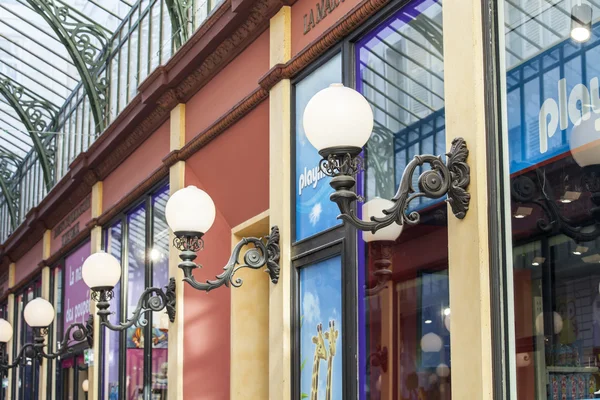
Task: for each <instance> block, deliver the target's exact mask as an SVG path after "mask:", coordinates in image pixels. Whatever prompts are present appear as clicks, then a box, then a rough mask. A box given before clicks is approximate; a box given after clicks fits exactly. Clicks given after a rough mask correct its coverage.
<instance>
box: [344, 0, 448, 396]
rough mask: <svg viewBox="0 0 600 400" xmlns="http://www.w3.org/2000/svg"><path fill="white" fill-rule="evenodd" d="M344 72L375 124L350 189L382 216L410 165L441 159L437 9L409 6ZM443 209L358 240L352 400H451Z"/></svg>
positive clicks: (366, 209)
mask: <svg viewBox="0 0 600 400" xmlns="http://www.w3.org/2000/svg"><path fill="white" fill-rule="evenodd" d="M354 65H355V68H356V70H355V72H356V74H355V75H356V82H355V84H356V89H357V90H358V91H360V92H361V93H362V94H363V95H364V96H365V97H366V98H367V99H368V101H369V102H370V104H371V106H372V108H373V113H374V116H375V127H374V131H373V135H372V136H371V139H370V140H369V142H368V143H367V146H366V148H365V152H364V158H365V165H366V168H365V172H364V174H363V180H362V182H363V184H362V187H361V188H359V191H361V192H362V194H363V196H364V197H365V201H366V203H364V204H363V210H362V212H363V214H365V216H364V217H366V214H369V216H371V215H373V211H371V205H373V207H374V208H377V211H379V210H381V209H382V208H383V207H386V205H385V204H383V205H382V204H381V203H377V201H378V200H377V198H378V197H380V198H383V199H391V198H392V197H393V196H394V195H395V192H396V189H397V188H398V185H399V183H400V181H401V179H402V174H403V172H404V169H405V167H406V165H407V164H408V163H409V162H410V161H411V160H412V159H413V157H414V156H415V155H417V154H444V153H445V152H446V142H445V119H444V60H443V52H442V4H441V1H435V0H417V1H412V2H409V3H408V4H406V5H405V6H404V7H402V8H401V9H400V10H399V11H398V12H396V13H394V14H393V15H392V16H390V17H389V18H388V19H387V20H385V21H384V22H383V23H382V24H380V25H379V26H377V27H376V28H374V29H372V30H371V31H369V32H367V33H366V34H365V35H364V36H363V37H361V38H360V39H359V40H358V42H357V43H356V44H355V63H354ZM423 170H424V169H422V168H419V169H418V170H417V171H415V174H414V176H413V177H412V183H413V184H414V185H415V187H416V183H417V178H418V177H419V175H420V174H421V172H423ZM389 205H390V206H391V203H390V204H389ZM446 207H447V206H446V204H445V203H444V201H443V199H438V200H428V199H416V200H415V201H414V202H412V203H411V205H410V209H409V211H418V212H419V213H420V214H421V223H420V224H419V225H417V226H404V228H403V232H402V234H401V236H400V237H399V238H398V239H396V240H393V239H394V237H397V234H399V233H400V229H399V227H398V228H396V233H395V234H393V235H391V236H389V237H385V236H382V235H381V234H376V235H372V234H370V233H365V234H363V235H361V238H360V239H361V240H359V246H358V253H359V257H358V260H359V267H358V268H359V271H360V272H359V273H360V274H361V277H360V280H359V282H360V283H361V284H359V294H360V298H361V302H360V303H359V312H360V317H359V340H360V341H359V343H360V345H359V359H360V360H361V362H360V383H359V394H360V399H369V400H375V399H377V400H378V399H402V400H405V399H406V400H417V399H450V398H451V393H450V392H451V390H450V372H451V360H450V330H449V329H450V324H449V322H450V307H449V298H448V297H449V293H448V236H447V235H448V233H447V208H446ZM378 216H382V215H378ZM364 217H363V218H364ZM392 229H393V228H392ZM363 283H364V284H363Z"/></svg>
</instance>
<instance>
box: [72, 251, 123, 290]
mask: <svg viewBox="0 0 600 400" xmlns="http://www.w3.org/2000/svg"><path fill="white" fill-rule="evenodd" d="M81 276H82V278H83V281H84V282H85V284H86V285H88V287H89V288H90V289H98V288H111V289H112V288H113V287H115V285H116V284H117V282H119V279H121V263H120V262H119V260H117V259H116V258H115V257H114V256H112V255H111V254H108V253H105V252H103V251H100V252H98V253H94V254H92V255H90V256H89V257H88V258H86V260H85V261H84V262H83V267H82V268H81Z"/></svg>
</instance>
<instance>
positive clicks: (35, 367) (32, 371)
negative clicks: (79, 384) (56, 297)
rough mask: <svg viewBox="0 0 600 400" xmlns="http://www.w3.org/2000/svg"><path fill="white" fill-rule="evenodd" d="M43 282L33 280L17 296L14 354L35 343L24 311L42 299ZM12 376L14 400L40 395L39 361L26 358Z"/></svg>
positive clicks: (32, 399) (30, 398) (26, 399)
mask: <svg viewBox="0 0 600 400" xmlns="http://www.w3.org/2000/svg"><path fill="white" fill-rule="evenodd" d="M40 295H41V280H40V279H39V277H38V278H37V279H35V280H33V281H32V282H31V283H30V284H29V285H28V286H26V287H25V288H24V289H22V290H21V291H20V292H19V293H16V294H15V306H14V307H15V310H14V312H15V313H14V315H15V319H16V321H15V326H16V329H15V332H14V335H13V340H12V343H13V350H12V351H13V354H18V352H19V350H20V349H21V347H22V346H23V345H24V344H25V343H33V329H32V328H31V327H29V326H28V325H27V324H26V323H25V319H24V318H23V310H24V309H25V306H26V305H27V303H28V302H30V301H31V300H33V299H35V298H36V297H40ZM12 371H13V374H12V383H11V385H12V388H13V390H12V399H13V400H17V399H18V400H34V399H37V398H38V395H39V381H38V379H37V377H38V376H39V373H40V365H39V362H38V360H37V359H36V358H35V357H33V358H29V357H26V358H25V362H24V365H20V366H18V367H16V368H14V369H13V370H12Z"/></svg>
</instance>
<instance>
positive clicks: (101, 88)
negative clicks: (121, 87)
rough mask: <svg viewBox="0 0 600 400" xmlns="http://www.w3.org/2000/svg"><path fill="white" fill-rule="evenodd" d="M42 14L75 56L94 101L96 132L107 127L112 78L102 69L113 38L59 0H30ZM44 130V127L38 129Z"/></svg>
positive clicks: (83, 82) (86, 87)
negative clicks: (101, 73)
mask: <svg viewBox="0 0 600 400" xmlns="http://www.w3.org/2000/svg"><path fill="white" fill-rule="evenodd" d="M27 3H29V5H31V7H32V8H33V10H34V11H35V12H37V13H38V14H40V15H41V16H42V17H43V18H44V19H45V20H46V22H47V23H48V25H50V27H51V28H52V30H54V32H55V33H56V36H57V37H58V39H59V40H60V42H61V43H62V44H63V46H65V49H66V50H67V52H68V53H69V55H70V56H71V58H72V60H73V63H74V65H75V67H76V68H77V72H79V75H80V77H81V82H82V84H83V86H84V88H85V91H86V93H87V96H88V100H89V102H90V111H91V113H92V115H93V117H94V126H95V127H96V133H99V132H101V131H102V130H104V126H105V122H106V120H105V113H106V90H107V87H108V82H107V81H106V78H101V77H100V72H101V70H102V68H103V67H104V65H105V64H106V60H107V57H108V53H109V52H108V51H107V50H108V49H107V47H108V44H109V38H108V37H107V36H106V33H105V30H104V28H103V27H101V26H100V25H98V24H95V23H93V22H84V21H82V20H81V19H79V18H77V16H76V14H77V11H76V10H74V9H73V8H71V7H69V6H68V5H64V3H61V2H57V1H55V0H27ZM37 130H40V129H37Z"/></svg>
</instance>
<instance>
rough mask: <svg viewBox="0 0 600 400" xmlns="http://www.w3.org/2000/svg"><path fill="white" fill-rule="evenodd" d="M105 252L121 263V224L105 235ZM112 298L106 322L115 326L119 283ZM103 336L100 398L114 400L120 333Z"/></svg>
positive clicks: (118, 308)
mask: <svg viewBox="0 0 600 400" xmlns="http://www.w3.org/2000/svg"><path fill="white" fill-rule="evenodd" d="M105 235H106V236H105V242H104V243H105V250H106V252H107V253H109V254H111V255H112V256H114V257H115V258H116V259H117V260H119V261H120V262H122V255H121V249H122V247H121V246H122V245H123V230H122V227H121V222H118V223H116V224H114V225H113V226H112V227H111V228H109V229H108V230H107V231H106V233H105ZM113 293H114V296H113V298H112V300H111V301H110V310H112V312H113V313H112V314H111V315H110V316H109V317H108V320H109V321H110V322H111V323H113V324H117V323H118V322H120V319H121V312H120V311H121V281H120V280H119V282H118V283H117V285H116V286H115V288H114V289H113ZM103 335H104V344H103V346H104V379H103V382H102V398H108V399H116V398H118V395H119V351H120V348H121V346H120V343H119V338H120V336H121V335H120V333H119V332H113V331H111V330H109V329H104V330H103Z"/></svg>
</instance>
